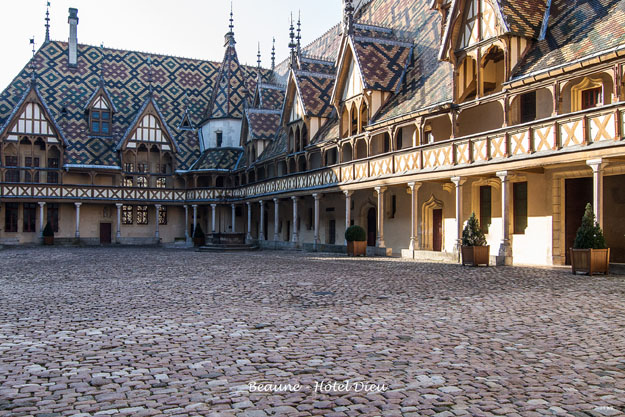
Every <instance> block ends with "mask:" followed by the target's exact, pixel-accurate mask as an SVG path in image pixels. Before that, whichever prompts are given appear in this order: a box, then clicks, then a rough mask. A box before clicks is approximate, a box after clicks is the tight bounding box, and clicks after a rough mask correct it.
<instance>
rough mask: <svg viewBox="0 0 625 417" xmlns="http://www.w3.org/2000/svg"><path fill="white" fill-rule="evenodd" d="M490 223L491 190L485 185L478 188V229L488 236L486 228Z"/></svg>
mask: <svg viewBox="0 0 625 417" xmlns="http://www.w3.org/2000/svg"><path fill="white" fill-rule="evenodd" d="M491 222H492V189H491V187H490V186H488V185H485V186H482V187H480V229H482V233H484V234H488V227H489V226H490V224H491Z"/></svg>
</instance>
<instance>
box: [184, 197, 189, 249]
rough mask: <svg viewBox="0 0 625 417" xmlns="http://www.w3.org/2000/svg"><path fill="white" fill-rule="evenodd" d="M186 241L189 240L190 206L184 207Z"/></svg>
mask: <svg viewBox="0 0 625 417" xmlns="http://www.w3.org/2000/svg"><path fill="white" fill-rule="evenodd" d="M184 240H186V241H188V240H189V206H187V205H186V204H185V205H184Z"/></svg>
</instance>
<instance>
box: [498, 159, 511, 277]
mask: <svg viewBox="0 0 625 417" xmlns="http://www.w3.org/2000/svg"><path fill="white" fill-rule="evenodd" d="M497 176H498V177H499V179H500V180H501V227H502V229H503V230H502V233H501V235H502V236H503V238H502V239H501V244H500V245H499V255H497V265H512V245H511V242H510V194H511V193H510V173H509V172H508V171H500V172H497Z"/></svg>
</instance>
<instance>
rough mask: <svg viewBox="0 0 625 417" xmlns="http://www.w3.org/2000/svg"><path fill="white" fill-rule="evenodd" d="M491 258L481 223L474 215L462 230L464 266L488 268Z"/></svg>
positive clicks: (473, 214)
mask: <svg viewBox="0 0 625 417" xmlns="http://www.w3.org/2000/svg"><path fill="white" fill-rule="evenodd" d="M489 257H490V246H488V245H487V244H486V237H485V236H484V232H482V229H481V228H480V222H479V221H478V219H477V217H476V216H475V213H472V214H471V217H469V220H468V221H467V224H466V225H465V226H464V229H463V230H462V265H472V266H478V265H486V266H488V263H489Z"/></svg>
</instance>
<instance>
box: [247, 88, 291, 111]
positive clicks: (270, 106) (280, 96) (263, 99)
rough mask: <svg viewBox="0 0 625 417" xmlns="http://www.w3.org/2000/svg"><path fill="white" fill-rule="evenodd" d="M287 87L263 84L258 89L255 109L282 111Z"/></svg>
mask: <svg viewBox="0 0 625 417" xmlns="http://www.w3.org/2000/svg"><path fill="white" fill-rule="evenodd" d="M285 90H286V89H285V87H283V86H278V85H273V84H264V83H261V84H259V85H258V88H257V92H256V94H257V98H256V100H255V103H254V107H257V108H261V109H265V110H280V109H282V105H283V104H284V93H285Z"/></svg>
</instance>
